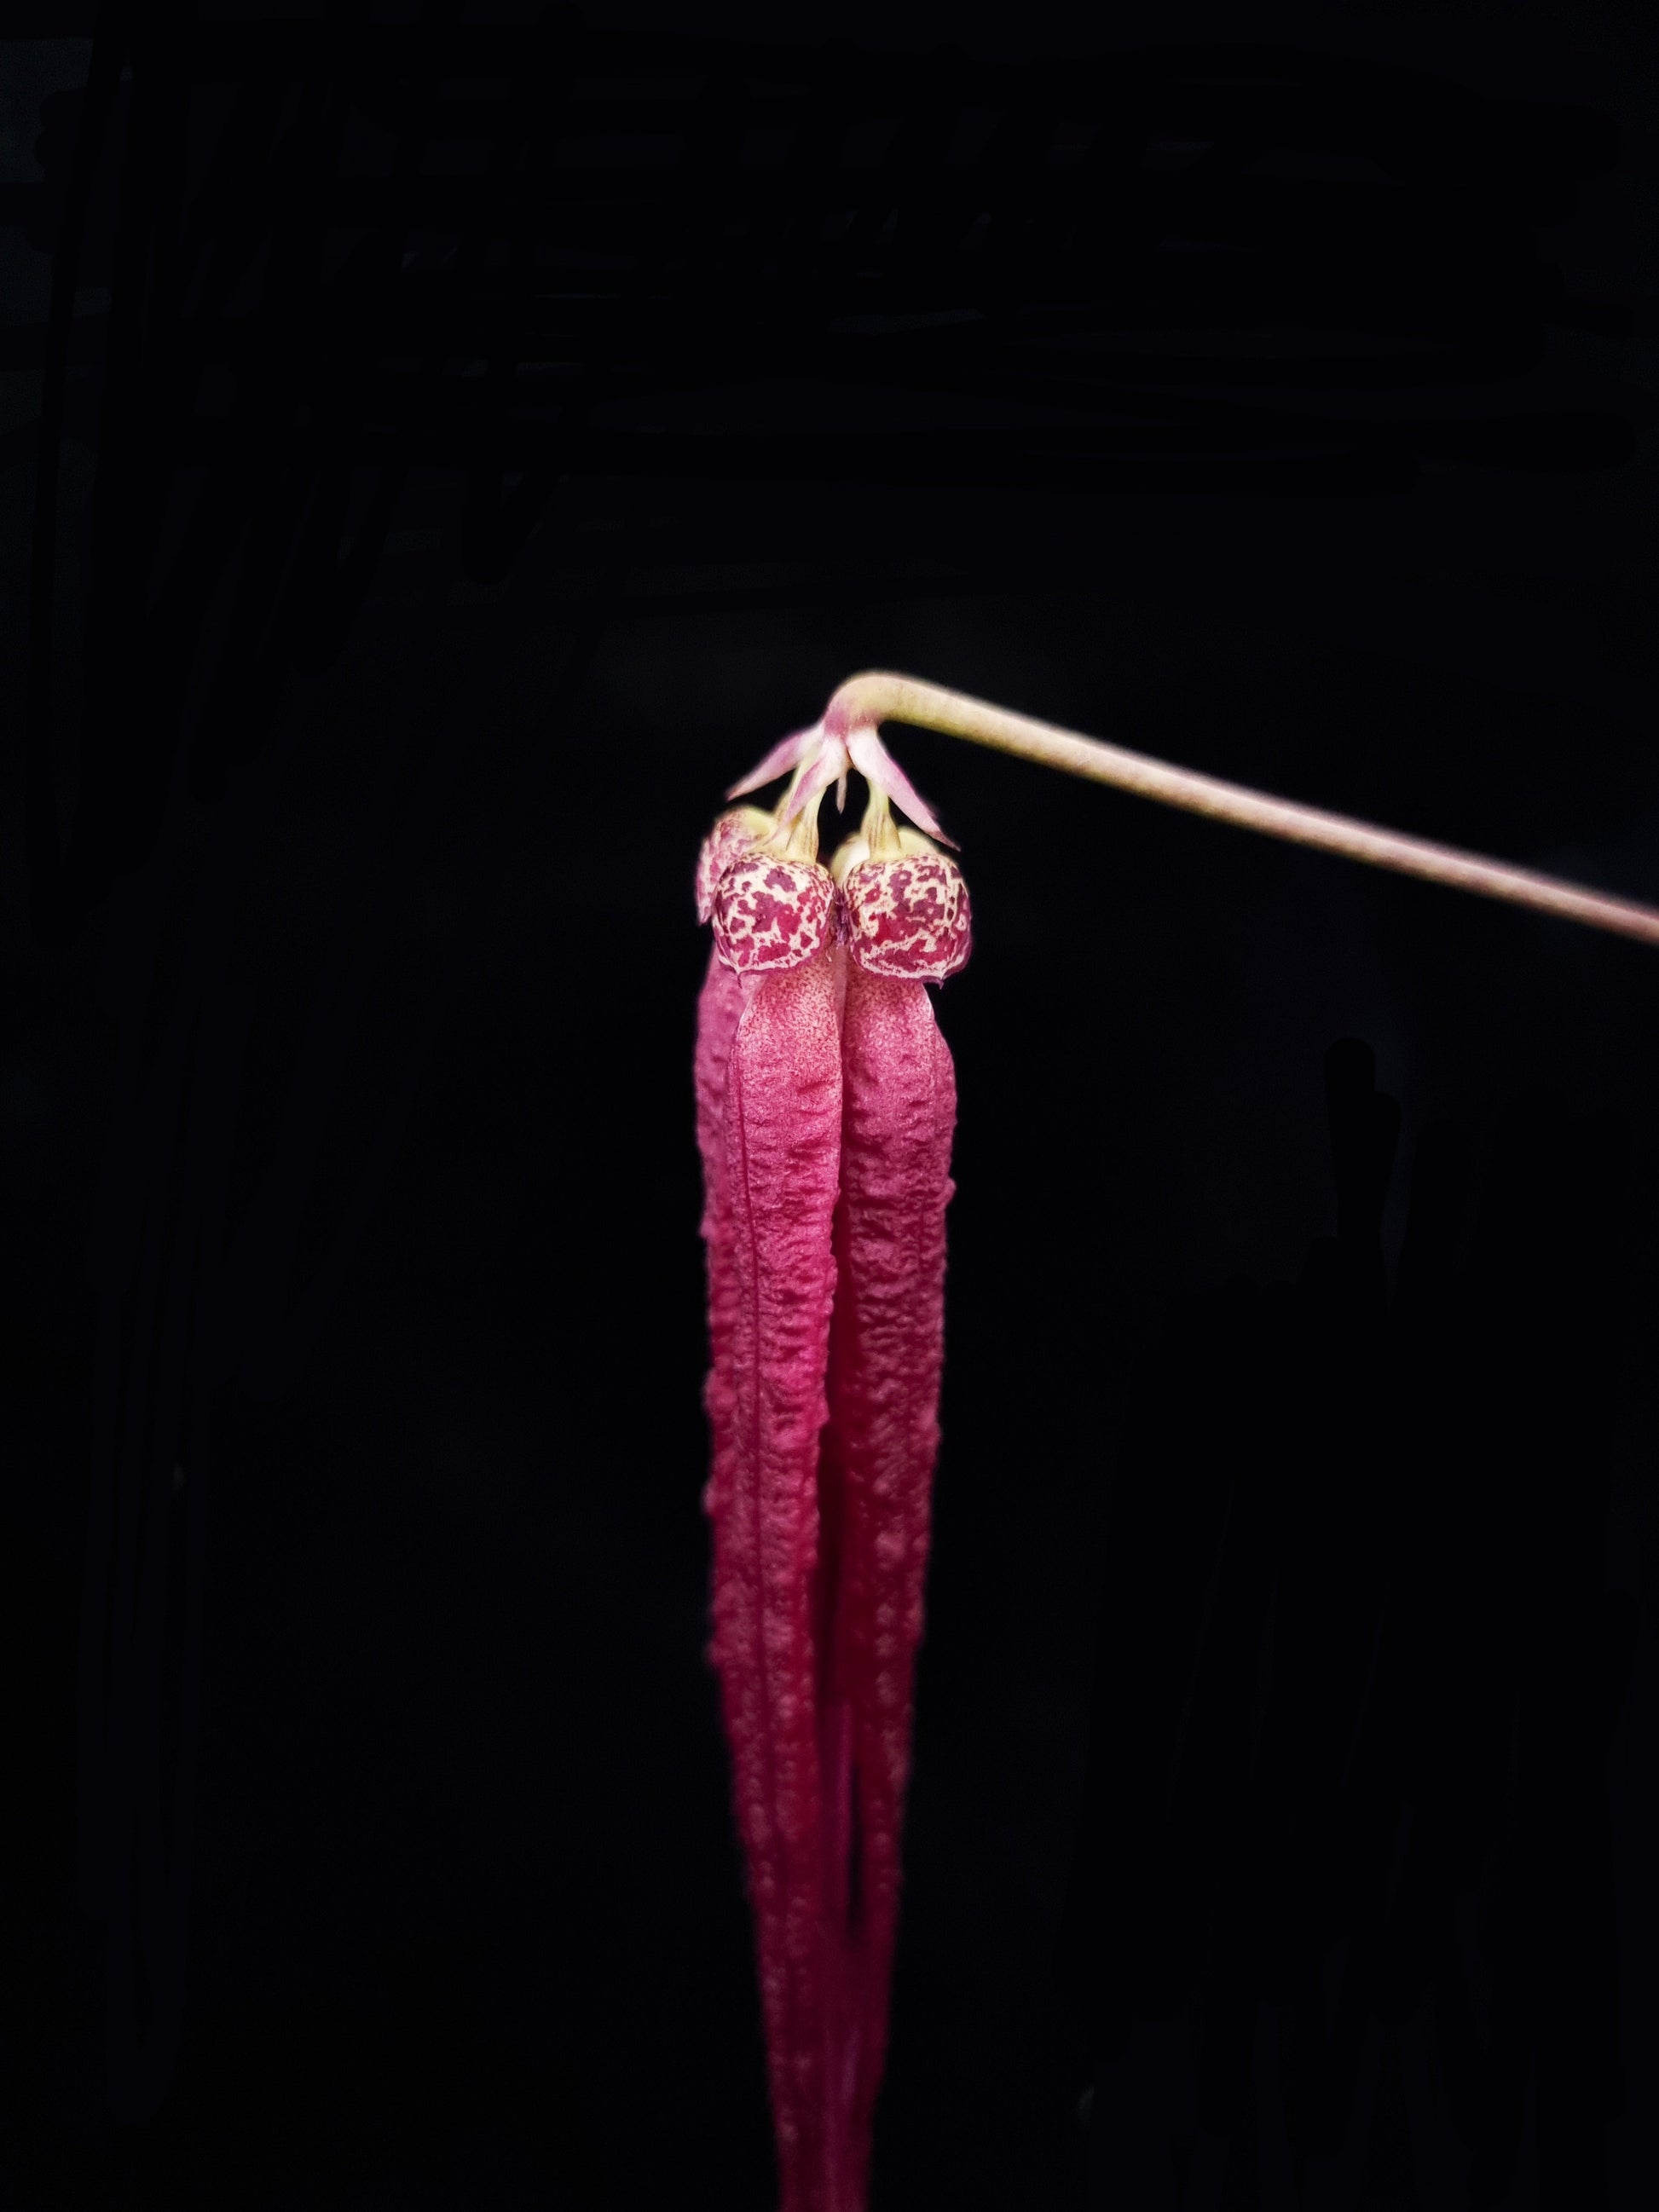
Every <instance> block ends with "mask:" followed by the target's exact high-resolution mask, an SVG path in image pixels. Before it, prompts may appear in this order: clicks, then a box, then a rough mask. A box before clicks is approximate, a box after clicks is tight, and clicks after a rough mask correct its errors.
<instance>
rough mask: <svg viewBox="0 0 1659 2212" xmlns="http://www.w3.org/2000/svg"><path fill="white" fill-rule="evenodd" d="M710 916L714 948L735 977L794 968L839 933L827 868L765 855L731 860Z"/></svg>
mask: <svg viewBox="0 0 1659 2212" xmlns="http://www.w3.org/2000/svg"><path fill="white" fill-rule="evenodd" d="M711 918H712V920H713V921H714V950H715V951H716V953H717V954H718V955H719V956H720V960H721V961H722V963H724V964H725V965H726V967H727V968H730V969H733V970H734V971H735V972H736V973H737V974H738V975H760V974H763V973H768V972H772V971H775V970H776V969H781V968H799V966H800V965H801V963H803V962H804V961H807V960H810V959H811V958H812V957H813V955H814V954H815V953H818V952H822V951H823V949H824V947H825V946H826V945H833V944H835V943H836V939H837V938H838V935H839V933H840V919H839V902H838V899H837V897H836V886H835V884H834V883H833V882H832V880H831V878H830V875H829V870H828V869H827V868H821V867H820V866H818V865H817V862H816V861H815V860H778V859H776V858H775V857H774V856H773V855H772V854H769V853H756V854H752V855H750V857H748V858H746V859H745V858H741V857H740V858H738V860H735V861H733V862H732V864H731V865H730V866H728V867H727V868H726V872H725V873H724V874H723V875H722V876H721V877H720V882H719V884H717V886H716V887H715V891H714V912H713V915H712V917H711Z"/></svg>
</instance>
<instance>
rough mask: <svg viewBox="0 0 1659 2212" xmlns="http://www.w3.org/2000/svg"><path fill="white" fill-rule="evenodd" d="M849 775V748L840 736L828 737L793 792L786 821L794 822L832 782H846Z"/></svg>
mask: <svg viewBox="0 0 1659 2212" xmlns="http://www.w3.org/2000/svg"><path fill="white" fill-rule="evenodd" d="M846 776H847V748H846V746H845V745H843V744H842V742H841V739H840V738H824V740H823V751H822V752H821V753H820V754H819V755H818V757H817V759H816V760H815V761H814V762H813V763H812V765H811V768H809V769H807V771H806V773H805V775H804V776H802V778H801V780H800V783H799V787H797V789H796V790H795V791H794V792H793V793H792V795H791V797H790V799H789V803H788V805H787V806H786V807H785V808H784V810H783V818H784V820H785V821H786V822H793V820H794V818H795V817H796V816H797V815H798V814H801V813H804V812H805V810H806V809H807V807H809V806H811V805H816V804H817V800H818V799H821V798H822V797H823V793H825V792H826V791H828V790H829V787H830V785H831V784H832V783H844V781H846Z"/></svg>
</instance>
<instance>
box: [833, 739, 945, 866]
mask: <svg viewBox="0 0 1659 2212" xmlns="http://www.w3.org/2000/svg"><path fill="white" fill-rule="evenodd" d="M847 750H848V753H849V754H850V756H851V757H852V762H853V765H854V768H855V769H857V770H858V772H859V774H860V775H861V776H862V777H863V778H864V780H865V781H866V783H870V784H873V785H874V786H875V787H876V789H877V790H878V791H879V792H882V793H884V794H885V795H886V797H888V798H889V799H896V801H897V802H898V804H899V805H900V806H901V807H902V809H903V811H905V813H907V814H908V816H909V817H910V819H911V820H912V821H913V822H914V823H916V824H917V826H918V827H919V828H921V829H925V830H926V831H927V834H928V836H930V837H937V838H939V840H940V842H942V843H944V844H946V845H954V844H955V842H956V839H955V838H954V837H947V836H945V832H944V830H942V829H940V828H939V823H937V822H936V821H935V820H934V819H933V809H932V808H931V807H930V806H929V805H928V804H927V800H926V799H924V798H922V796H921V793H919V792H918V791H916V790H915V788H914V787H912V785H911V782H910V779H909V777H908V775H906V774H905V773H904V770H903V769H902V768H901V767H900V766H899V764H898V763H897V762H896V760H895V759H894V758H893V756H892V755H891V753H890V752H889V751H888V750H887V748H886V746H885V745H884V744H883V743H882V741H881V739H880V738H878V736H877V734H876V732H874V731H873V730H872V729H863V730H853V731H850V732H848V738H847Z"/></svg>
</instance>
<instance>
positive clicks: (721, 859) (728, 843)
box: [697, 806, 757, 921]
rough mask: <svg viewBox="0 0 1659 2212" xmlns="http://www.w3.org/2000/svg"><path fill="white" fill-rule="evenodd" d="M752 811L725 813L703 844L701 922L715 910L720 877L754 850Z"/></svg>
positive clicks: (699, 869)
mask: <svg viewBox="0 0 1659 2212" xmlns="http://www.w3.org/2000/svg"><path fill="white" fill-rule="evenodd" d="M749 816H750V809H749V808H748V807H743V806H740V807H738V810H737V811H736V812H735V813H732V814H722V815H721V817H720V820H719V821H718V822H717V823H715V824H714V828H713V829H711V830H710V831H709V833H708V836H706V837H705V838H704V839H703V841H702V851H701V852H700V853H699V854H697V920H698V921H708V918H709V916H710V915H712V914H713V913H714V893H715V891H716V890H718V889H719V887H720V878H721V877H722V876H723V875H724V874H725V873H726V870H727V869H728V868H729V867H730V866H731V865H732V861H733V860H736V859H737V858H738V855H739V854H742V853H746V852H748V851H750V849H751V848H752V847H753V846H754V844H755V842H756V835H757V833H756V829H755V825H754V823H753V822H752V821H751V820H750V819H749Z"/></svg>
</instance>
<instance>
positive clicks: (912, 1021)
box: [696, 726, 970, 2212]
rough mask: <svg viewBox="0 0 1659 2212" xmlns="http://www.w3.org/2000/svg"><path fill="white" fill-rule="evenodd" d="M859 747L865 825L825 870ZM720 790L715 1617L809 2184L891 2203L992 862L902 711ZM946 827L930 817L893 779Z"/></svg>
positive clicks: (775, 2068)
mask: <svg viewBox="0 0 1659 2212" xmlns="http://www.w3.org/2000/svg"><path fill="white" fill-rule="evenodd" d="M849 763H851V764H854V765H856V766H857V767H858V768H859V769H860V773H861V774H862V775H864V776H865V778H866V781H867V782H868V783H869V786H870V804H869V807H868V810H867V811H866V815H865V818H864V823H863V826H862V828H861V829H860V833H859V835H858V836H856V837H854V838H850V839H848V841H847V842H846V843H845V845H844V846H843V847H842V849H841V851H840V852H839V853H838V854H836V858H835V860H834V862H833V863H832V865H831V866H830V867H829V868H825V867H824V866H823V865H822V864H821V862H820V861H819V859H818V853H817V812H818V802H819V801H820V800H821V799H822V797H823V793H824V792H825V791H826V790H827V789H828V787H829V785H830V784H831V783H838V784H841V785H842V787H843V788H844V781H845V777H846V775H847V772H848V765H849ZM785 769H793V775H792V779H791V782H790V785H789V787H788V789H787V791H786V793H785V794H784V797H783V799H781V802H780V803H779V805H778V807H777V808H776V809H775V811H774V812H773V813H772V814H770V815H767V814H764V813H763V812H761V811H759V810H758V809H756V808H753V807H745V808H740V809H738V810H736V811H733V812H732V813H728V814H726V815H724V816H722V817H720V820H719V821H718V822H717V823H715V825H714V829H713V830H712V831H711V832H710V834H709V836H708V839H707V840H706V841H705V842H704V846H703V849H702V856H701V858H700V860H699V864H698V872H697V903H698V911H699V913H700V914H701V915H704V916H705V917H706V918H707V919H708V921H709V922H710V923H711V924H712V926H713V929H714V951H713V953H712V956H711V958H710V961H709V966H708V975H707V978H706V980H705V981H704V985H703V990H702V1001H701V1005H700V1008H699V1020H698V1032H697V1053H696V1091H697V1117H698V1137H699V1141H700V1145H701V1147H702V1159H703V1171H704V1212H703V1224H702V1229H703V1236H704V1239H705V1242H706V1245H707V1250H708V1301H709V1333H710V1340H711V1346H712V1352H713V1360H712V1364H711V1369H710V1373H709V1376H708V1384H707V1387H706V1393H705V1402H706V1405H707V1407H708V1417H709V1425H710V1429H711V1432H712V1437H713V1465H712V1469H711V1473H710V1476H709V1480H708V1486H707V1488H706V1490H705V1492H704V1505H705V1508H706V1510H707V1511H708V1515H709V1518H710V1521H711V1522H712V1524H713V1532H714V1595H713V1604H712V1618H713V1636H712V1638H711V1642H710V1646H709V1656H710V1657H711V1659H712V1660H713V1662H714V1666H715V1668H716V1670H717V1672H718V1674H719V1675H720V1687H721V1700H722V1711H723V1717H724V1720H725V1723H726V1737H727V1741H728V1744H729V1747H730V1750H731V1757H732V1775H733V1783H734V1796H735V1802H736V1807H737V1814H738V1828H739V1831H740V1833H741V1836H742V1839H743V1844H744V1854H745V1857H746V1861H747V1866H748V1875H749V1887H750V1900H751V1904H752V1905H753V1910H754V1917H755V1929H756V1943H757V1953H758V1962H759V1968H760V1981H761V1990H762V1998H763V2013H764V2019H765V2027H766V2040H767V2052H768V2066H769V2083H770V2090H771V2100H772V2111H773V2119H774V2126H775V2137H776V2142H777V2152H778V2166H779V2179H780V2185H781V2202H782V2204H783V2206H784V2208H785V2212H861V2208H862V2206H863V2203H864V2202H865V2185H866V2174H867V2171H868V2165H869V2151H870V2134H871V2124H872V2116H873V2112H874V2109H875V2100H876V2093H877V2090H878V2087H879V2084H880V2079H881V2072H882V2066H883V2063H884V2056H885V2051H886V2037H887V2015H888V1991H889V1986H890V1979H891V1970H892V1957H893V1946H894V1938H895V1933H896V1924H897V1911H898V1890H899V1867H900V1846H901V1839H902V1826H903V1800H904V1790H905V1784H906V1781H907V1778H908V1767H909V1746H910V1717H911V1686H912V1677H913V1673H914V1666H915V1650H916V1645H917V1643H918V1641H919V1639H920V1637H921V1618H922V1587H923V1581H924V1577H925V1575H926V1571H927V1545H928V1520H929V1501H930V1493H931V1486H932V1481H933V1464H934V1461H935V1458H936V1456H937V1454H938V1447H939V1429H938V1407H939V1382H940V1376H941V1374H942V1370H943V1364H944V1321H945V1312H944V1306H945V1207H946V1206H947V1204H948V1203H949V1200H950V1198H951V1188H952V1186H951V1180H950V1159H951V1137H952V1134H953V1133H954V1129H955V1126H956V1083H955V1077H954V1073H953V1070H952V1067H951V1055H950V1052H949V1050H948V1048H947V1047H946V1045H945V1040H944V1038H943V1037H942V1036H940V1035H939V1028H938V1024H936V1022H935V1021H934V1018H933V1007H932V1005H931V1004H930V1002H929V1000H928V996H927V984H928V983H929V982H938V981H942V980H943V979H944V978H945V976H946V975H952V974H954V973H955V972H956V971H957V969H959V968H960V967H961V966H962V964H963V962H964V961H965V960H966V958H967V957H968V953H969V941H970V937H969V902H968V893H967V887H966V885H965V884H964V883H963V878H962V873H961V871H960V869H959V868H958V867H957V864H956V862H955V861H954V860H951V858H950V856H949V855H948V854H946V853H945V851H944V849H943V833H942V832H940V830H939V824H938V823H937V822H935V821H934V820H933V815H932V813H931V811H929V810H928V809H927V806H926V805H925V803H924V802H923V801H922V800H921V799H920V798H919V797H918V796H917V794H916V793H915V791H913V790H912V789H911V787H910V786H909V784H908V781H907V780H906V779H905V778H904V776H903V774H902V771H901V770H900V769H899V768H898V766H897V763H895V762H893V761H892V760H891V758H890V756H889V755H888V754H887V753H886V751H885V749H884V747H882V745H881V744H880V743H879V740H878V738H876V736H875V732H873V731H855V732H852V733H851V736H850V740H846V739H841V738H831V737H829V736H828V735H827V734H826V733H825V732H823V728H822V726H818V727H817V728H815V729H814V730H811V731H807V732H801V733H800V734H799V736H798V737H796V738H790V739H787V740H786V741H785V744H784V745H783V746H781V747H780V748H778V749H777V750H775V752H774V753H773V754H771V755H769V757H768V759H767V760H765V761H763V763H761V765H760V767H759V769H757V770H756V772H755V775H753V776H752V777H750V778H748V779H746V780H745V782H744V785H742V786H739V787H738V791H737V792H734V793H733V794H732V795H733V796H737V795H739V793H741V792H742V791H743V790H744V789H750V788H753V787H756V786H757V785H758V784H759V783H761V782H763V781H766V780H768V778H769V775H780V774H781V773H783V772H784V770H785ZM893 799H897V800H898V803H899V804H900V805H902V806H903V807H904V809H905V811H907V812H908V813H909V814H911V815H912V816H913V817H915V818H917V819H919V820H921V821H922V822H925V823H927V825H928V828H929V829H931V830H932V831H933V833H934V834H933V836H932V837H930V836H927V834H926V832H925V831H922V830H913V829H908V828H901V827H900V826H899V825H897V824H896V823H895V822H894V820H893V817H892V812H891V801H892V800H893Z"/></svg>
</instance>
